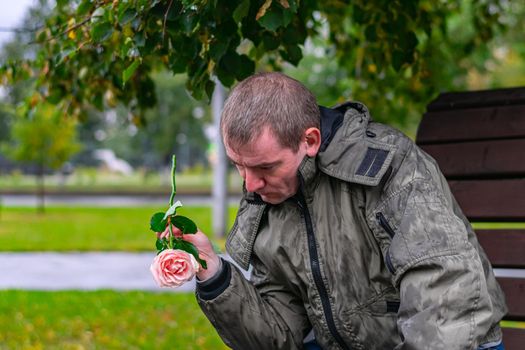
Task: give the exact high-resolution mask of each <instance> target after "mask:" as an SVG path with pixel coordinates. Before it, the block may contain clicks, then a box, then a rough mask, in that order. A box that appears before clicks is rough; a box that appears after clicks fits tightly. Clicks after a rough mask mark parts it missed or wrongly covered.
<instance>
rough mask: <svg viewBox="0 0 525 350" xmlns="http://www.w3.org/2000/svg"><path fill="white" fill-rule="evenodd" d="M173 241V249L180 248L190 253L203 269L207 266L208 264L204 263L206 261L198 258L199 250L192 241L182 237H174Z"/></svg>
mask: <svg viewBox="0 0 525 350" xmlns="http://www.w3.org/2000/svg"><path fill="white" fill-rule="evenodd" d="M173 243H174V244H173V249H180V250H184V251H185V252H188V253H190V254H191V255H193V257H194V258H195V260H197V262H198V263H199V264H201V266H202V268H203V269H207V268H208V266H207V265H206V261H205V260H202V259H201V258H199V251H198V250H197V248H196V247H195V246H194V245H193V244H192V243H190V242H187V241H184V240H182V239H176V240H175V242H173Z"/></svg>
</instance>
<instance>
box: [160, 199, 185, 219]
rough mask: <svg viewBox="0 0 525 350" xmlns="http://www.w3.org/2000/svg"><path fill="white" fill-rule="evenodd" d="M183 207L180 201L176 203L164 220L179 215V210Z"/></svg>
mask: <svg viewBox="0 0 525 350" xmlns="http://www.w3.org/2000/svg"><path fill="white" fill-rule="evenodd" d="M179 207H182V203H181V202H180V201H176V202H175V203H173V205H172V206H171V207H170V208H169V209H168V211H167V212H166V214H164V217H163V220H166V219H167V218H168V217H169V216H174V215H175V214H176V213H177V208H179Z"/></svg>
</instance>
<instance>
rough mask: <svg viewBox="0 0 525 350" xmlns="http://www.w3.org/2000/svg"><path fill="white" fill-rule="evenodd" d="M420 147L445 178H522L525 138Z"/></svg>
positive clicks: (524, 165)
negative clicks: (434, 162)
mask: <svg viewBox="0 0 525 350" xmlns="http://www.w3.org/2000/svg"><path fill="white" fill-rule="evenodd" d="M524 112H525V110H524ZM524 121H525V120H524ZM524 125H525V123H524ZM421 148H423V150H425V152H427V153H428V154H430V155H431V156H432V157H433V158H434V159H435V160H436V161H437V162H438V164H439V167H440V169H441V171H442V172H443V174H444V175H445V176H446V177H447V178H461V177H466V178H468V177H470V178H472V177H477V178H480V177H485V178H487V177H493V178H494V177H507V178H508V177H525V138H524V139H516V140H495V141H482V142H465V143H449V144H442V145H421Z"/></svg>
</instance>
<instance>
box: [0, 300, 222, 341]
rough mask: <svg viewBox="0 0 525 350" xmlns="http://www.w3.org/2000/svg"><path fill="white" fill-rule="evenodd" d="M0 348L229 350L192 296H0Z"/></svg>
mask: <svg viewBox="0 0 525 350" xmlns="http://www.w3.org/2000/svg"><path fill="white" fill-rule="evenodd" d="M0 330H1V331H0V349H1V350H4V349H5V350H7V349H9V350H17V349H24V350H26V349H27V350H29V349H65V350H67V349H86V350H88V349H118V350H121V349H127V350H131V349H169V350H171V349H177V350H184V349H227V347H226V346H225V345H224V344H223V343H222V341H221V339H220V338H219V336H218V335H217V333H216V331H215V330H214V329H213V327H212V326H211V324H210V323H209V321H208V320H207V319H206V318H205V316H204V314H203V313H202V312H201V310H200V308H199V306H198V305H197V302H196V301H195V296H194V295H193V294H188V293H146V292H113V291H97V292H77V291H68V292H34V291H0Z"/></svg>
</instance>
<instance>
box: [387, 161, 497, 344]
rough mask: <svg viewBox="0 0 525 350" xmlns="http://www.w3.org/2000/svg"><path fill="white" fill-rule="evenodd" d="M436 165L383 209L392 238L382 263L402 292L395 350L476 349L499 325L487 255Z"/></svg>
mask: <svg viewBox="0 0 525 350" xmlns="http://www.w3.org/2000/svg"><path fill="white" fill-rule="evenodd" d="M419 164H425V161H420V162H419ZM426 164H427V165H428V162H427V163H426ZM431 165H432V164H430V169H429V168H426V171H423V172H419V173H418V172H417V171H415V172H413V173H412V175H414V174H415V176H413V177H412V180H411V181H409V182H405V183H404V185H403V186H401V187H398V188H397V189H396V190H395V191H391V192H390V194H389V196H388V198H387V200H386V201H385V203H384V204H383V206H382V207H380V208H378V211H379V212H381V213H383V214H384V215H385V216H384V217H386V225H389V227H387V229H389V230H390V236H392V235H393V237H391V243H390V246H389V247H388V250H387V252H386V259H385V260H386V261H387V265H388V266H389V268H390V270H391V272H392V273H393V281H394V285H395V286H396V287H397V288H398V289H399V292H400V309H399V312H398V330H399V332H400V334H401V339H402V340H403V341H402V343H401V344H399V345H398V346H397V347H396V349H441V348H444V349H473V348H476V347H477V346H478V345H479V343H480V341H482V340H483V339H486V336H487V334H488V333H489V331H490V330H491V329H492V327H493V325H494V324H496V325H497V320H494V318H495V317H494V310H493V309H494V305H492V300H491V296H490V294H489V292H488V289H487V282H486V280H485V279H486V277H485V274H484V270H483V266H482V261H481V259H482V258H481V257H480V255H479V253H478V250H477V249H476V247H475V246H473V245H472V244H471V242H469V232H468V230H467V226H466V223H465V222H463V221H462V220H461V219H460V218H459V217H458V216H457V215H455V213H454V203H453V200H452V195H451V194H450V190H449V189H448V186H447V185H446V181H445V180H444V179H443V178H442V176H441V174H440V172H439V170H438V169H437V168H435V169H432V168H431ZM418 167H419V168H420V167H421V166H420V165H419V166H418ZM405 178H406V177H405ZM382 226H385V225H382ZM498 330H499V328H498Z"/></svg>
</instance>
